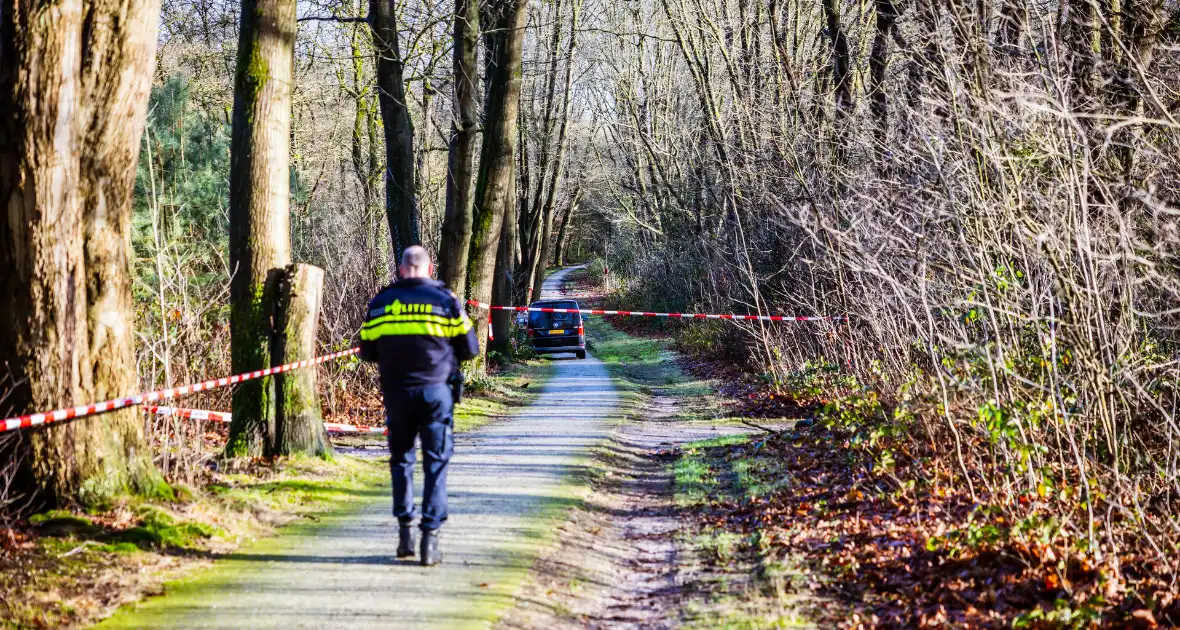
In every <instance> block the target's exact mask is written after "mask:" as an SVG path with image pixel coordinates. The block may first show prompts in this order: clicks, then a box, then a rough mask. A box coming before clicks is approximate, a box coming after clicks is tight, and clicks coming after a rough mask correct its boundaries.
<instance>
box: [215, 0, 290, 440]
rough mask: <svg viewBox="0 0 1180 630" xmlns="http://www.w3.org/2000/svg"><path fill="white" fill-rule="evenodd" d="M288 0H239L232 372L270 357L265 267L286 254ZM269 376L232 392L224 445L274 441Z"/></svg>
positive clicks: (280, 262) (286, 259)
mask: <svg viewBox="0 0 1180 630" xmlns="http://www.w3.org/2000/svg"><path fill="white" fill-rule="evenodd" d="M295 5H296V3H295V0H242V9H241V14H240V15H241V31H240V34H239V39H238V61H237V71H236V76H235V79H234V112H233V130H232V137H231V141H230V142H231V144H230V174H229V176H230V190H229V223H230V225H229V254H230V268H231V269H232V270H233V278H232V280H231V281H230V326H231V335H230V338H231V345H232V355H233V371H234V373H235V374H236V373H242V372H251V371H254V370H261V369H264V368H266V367H269V366H270V360H271V347H270V344H271V336H272V332H273V331H272V327H271V326H272V310H273V293H272V287H270V286H268V285H269V284H270V282H268V278H269V277H270V276H272V275H273V274H271V271H272V270H275V269H277V268H281V267H284V266H286V265H287V264H288V263H290V262H291V242H290V227H289V224H290V206H289V203H290V177H291V170H290V153H289V147H290V137H291V81H292V66H293V63H294V43H295V28H296V24H295ZM274 422H275V389H274V379H273V377H264V378H260V379H255V380H252V381H246V382H244V383H241V384H239V385H238V386H237V388H236V389H235V390H234V395H233V423H232V424H231V425H230V436H229V442H228V443H227V444H226V454H227V455H228V456H231V457H240V456H247V455H262V454H270V453H271V452H272V451H273V449H274V437H275V431H274Z"/></svg>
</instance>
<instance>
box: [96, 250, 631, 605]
mask: <svg viewBox="0 0 1180 630" xmlns="http://www.w3.org/2000/svg"><path fill="white" fill-rule="evenodd" d="M571 270H572V268H570V269H565V270H562V271H559V272H557V273H555V274H553V275H552V276H551V277H550V278H549V279H548V280H547V281H546V283H545V292H546V294H547V295H555V294H557V293H558V291H559V289H560V286H561V282H562V279H563V278H564V276H565V274H566V273H567V272H568V271H571ZM554 363H555V366H554V368H555V370H554V375H553V377H552V378H551V379H550V380H549V381H548V382H547V383H546V385H545V386H544V390H543V393H542V394H541V395H540V397H539V398H538V399H537V400H536V402H535V403H534V404H532V405H530V406H528V407H526V408H524V409H522V410H520V411H518V412H517V413H516V414H514V415H513V417H511V418H509V419H506V420H504V421H501V422H497V423H494V424H492V425H489V426H486V427H483V428H481V429H478V430H476V431H472V432H470V433H466V434H460V435H459V436H458V437H457V439H456V448H455V457H454V460H452V464H451V473H450V482H449V488H450V513H451V516H450V520H449V522H448V524H447V525H446V527H445V528H444V530H443V535H442V549H443V555H444V561H443V564H442V565H440V566H438V567H433V568H423V567H420V566H418V565H417V564H415V563H413V562H411V561H400V560H396V559H395V557H394V550H395V547H396V543H397V540H396V538H397V536H396V526H395V522H394V521H393V519H392V517H391V516H390V500H389V498H388V494H387V491H388V487H386V488H385V489H383V490H382V491H381V493H380V494H379V495H378V494H377V493H376V492H375V493H374V495H373V496H372V497H371V498H370V499H368V500H367V501H366V503H365V505H364V507H363V508H362V509H360V510H358V511H356V512H354V513H350V514H341V515H335V516H332V517H328V518H325V519H323V520H322V522H320V523H316V524H312V525H309V526H304V527H295V528H292V530H291V531H289V532H287V533H284V534H281V535H279V536H277V537H275V538H273V539H269V540H265V541H262V542H260V543H258V544H257V545H254V546H252V547H249V548H246V549H243V550H242V551H240V552H238V553H234V554H230V555H229V556H228V557H225V558H224V559H221V560H218V561H217V562H216V563H215V565H214V567H213V568H212V569H210V570H208V571H206V572H204V573H202V574H200V575H198V576H196V577H194V578H192V579H189V580H186V581H182V582H180V583H177V584H172V585H169V586H168V588H167V594H166V595H164V596H162V597H158V598H155V599H152V600H149V601H147V602H145V603H143V604H140V605H139V606H136V607H133V608H129V609H125V610H123V611H121V612H120V613H118V614H116V615H115V616H114V617H113V618H111V619H109V620H107V622H106V623H105V624H102V625H101V626H100V627H104V628H378V627H380V628H393V627H407V628H409V627H412V628H462V627H487V625H488V622H489V621H491V620H494V619H495V617H496V616H497V614H498V612H499V611H501V610H503V609H504V608H506V607H508V606H509V605H511V603H512V596H513V594H514V593H515V592H516V591H517V589H518V587H519V586H520V584H521V582H522V581H523V579H524V578H525V576H526V574H527V573H528V570H529V568H530V567H531V566H532V564H533V561H534V560H535V558H536V557H537V554H538V553H539V551H540V549H541V547H542V546H543V543H545V542H546V541H547V540H549V538H550V536H551V533H552V530H553V528H554V525H555V524H554V522H553V521H554V517H556V516H558V515H559V514H561V513H562V510H561V508H563V507H565V506H568V505H570V504H572V503H573V502H574V501H575V497H574V495H575V492H576V490H577V487H578V483H577V479H578V477H577V476H576V473H578V472H579V470H580V469H582V468H583V467H585V466H587V465H589V464H590V451H591V449H592V448H593V447H594V446H595V445H597V444H599V443H601V442H602V441H603V440H604V439H605V438H606V437H607V436H608V434H609V432H610V431H609V429H610V424H611V422H610V421H611V419H612V418H615V417H616V416H617V415H618V409H619V394H618V392H617V390H616V388H615V385H614V383H613V381H612V379H611V377H610V376H609V375H608V374H607V371H606V369H605V367H604V366H603V365H602V364H601V363H600V362H598V361H597V360H595V359H593V358H589V359H586V360H581V361H579V360H573V359H572V358H571V359H565V358H558V359H555V360H554ZM415 481H416V482H418V483H419V484H420V483H421V475H420V474H419V475H418V476H417V477H416V479H415ZM419 487H420V486H419Z"/></svg>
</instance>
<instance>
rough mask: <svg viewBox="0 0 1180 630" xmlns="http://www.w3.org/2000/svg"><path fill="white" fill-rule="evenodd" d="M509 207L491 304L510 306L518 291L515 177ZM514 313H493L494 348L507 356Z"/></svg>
mask: <svg viewBox="0 0 1180 630" xmlns="http://www.w3.org/2000/svg"><path fill="white" fill-rule="evenodd" d="M508 199H509V202H508V203H509V206H508V208H507V209H506V210H505V212H504V222H503V227H502V228H501V230H500V246H499V247H498V248H496V277H495V280H493V282H492V302H493V303H494V304H511V303H512V291H513V289H514V288H515V273H516V260H515V258H516V238H517V231H516V228H517V220H516V219H517V217H516V212H515V208H514V207H513V205H512V202H513V201H514V200H515V199H516V178H515V177H513V178H512V189H511V190H510V191H509V193H508ZM513 315H515V313H514V312H513V311H492V331H493V332H494V333H495V334H494V335H492V337H493V338H494V339H493V341H491V342H490V344H491V347H492V349H493V350H495V351H496V352H499V353H500V354H502V355H504V356H506V357H507V356H511V354H512V337H511V326H512V316H513Z"/></svg>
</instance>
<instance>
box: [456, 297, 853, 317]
mask: <svg viewBox="0 0 1180 630" xmlns="http://www.w3.org/2000/svg"><path fill="white" fill-rule="evenodd" d="M467 303H468V304H470V305H472V306H476V307H479V308H486V309H491V310H493V311H516V312H518V313H523V312H525V311H532V312H537V313H581V314H583V315H626V316H631V317H676V318H680V319H732V320H742V321H752V320H761V321H764V322H821V321H823V322H826V321H843V320H845V319H847V317H845V316H844V315H819V316H799V315H735V314H723V315H713V314H706V313H652V312H648V311H604V310H602V309H597V308H595V309H589V308H548V307H540V306H492V305H491V304H486V303H484V302H477V301H475V300H467Z"/></svg>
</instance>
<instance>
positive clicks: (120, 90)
mask: <svg viewBox="0 0 1180 630" xmlns="http://www.w3.org/2000/svg"><path fill="white" fill-rule="evenodd" d="M159 8H160V7H159V3H158V2H156V1H154V0H109V1H106V2H85V1H83V0H67V1H65V2H60V3H53V4H51V5H49V4H41V3H34V4H33V6H29V4H28V3H20V2H5V3H4V4H3V5H0V111H2V112H4V116H3V120H4V123H3V125H2V126H0V200H2V201H3V207H4V214H5V218H4V220H2V221H0V269H2V270H3V272H2V273H0V298H2V299H3V300H4V304H5V307H4V308H3V309H0V357H3V358H4V359H3V360H4V362H5V368H6V369H7V370H8V371H9V372H10V376H11V377H12V378H13V382H14V385H13V387H12V388H11V390H10V391H9V392H8V396H7V399H6V401H5V403H6V407H7V409H6V410H5V411H6V412H12V413H16V414H22V413H29V412H38V411H46V410H49V409H54V408H59V407H64V406H68V405H77V404H85V403H88V402H93V401H95V400H101V399H105V398H113V397H117V396H121V395H127V394H129V393H131V392H132V391H133V390H134V389H135V388H136V385H137V382H136V374H135V355H134V350H133V347H132V331H131V321H132V320H133V319H134V316H133V314H132V309H131V302H132V298H131V281H130V259H131V254H130V248H131V242H130V226H131V200H132V195H133V185H134V179H135V170H136V166H137V164H138V157H139V141H140V138H141V136H142V134H143V128H144V123H145V118H146V111H147V97H148V92H149V90H150V87H151V83H150V81H151V76H152V73H153V67H154V64H155V47H156V28H157V20H158V14H159ZM3 415H8V414H7V413H5V414H3ZM0 451H3V452H2V454H0V457H4V458H6V459H7V458H8V457H15V458H18V461H19V462H21V464H22V466H21V470H20V472H21V473H22V474H21V475H20V476H18V478H17V479H16V480H15V482H16V484H17V488H15V489H16V490H17V491H18V492H21V491H27V492H31V493H34V494H35V497H34V504H41V505H51V506H54V505H56V506H61V505H70V504H79V503H80V504H83V505H90V504H100V503H103V502H106V501H108V500H110V499H111V498H113V497H114V496H117V495H119V494H122V493H124V492H127V491H129V490H130V491H137V492H141V493H149V494H150V493H155V492H157V491H158V489H159V488H160V486H161V484H162V480H161V479H160V477H159V475H158V473H157V472H156V471H155V468H154V466H153V465H152V462H151V459H150V455H149V452H148V449H147V448H146V444H145V442H144V437H143V433H142V426H141V423H140V422H139V418H138V415H137V414H136V412H135V411H134V410H124V411H118V412H112V413H109V414H106V415H103V416H101V417H95V418H87V419H82V420H78V421H75V422H70V423H66V424H62V425H59V426H55V427H53V428H50V429H47V430H43V431H38V432H33V433H30V434H28V439H27V440H24V439H20V438H17V439H16V441H12V442H9V443H8V444H7V445H6V446H4V447H0Z"/></svg>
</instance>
